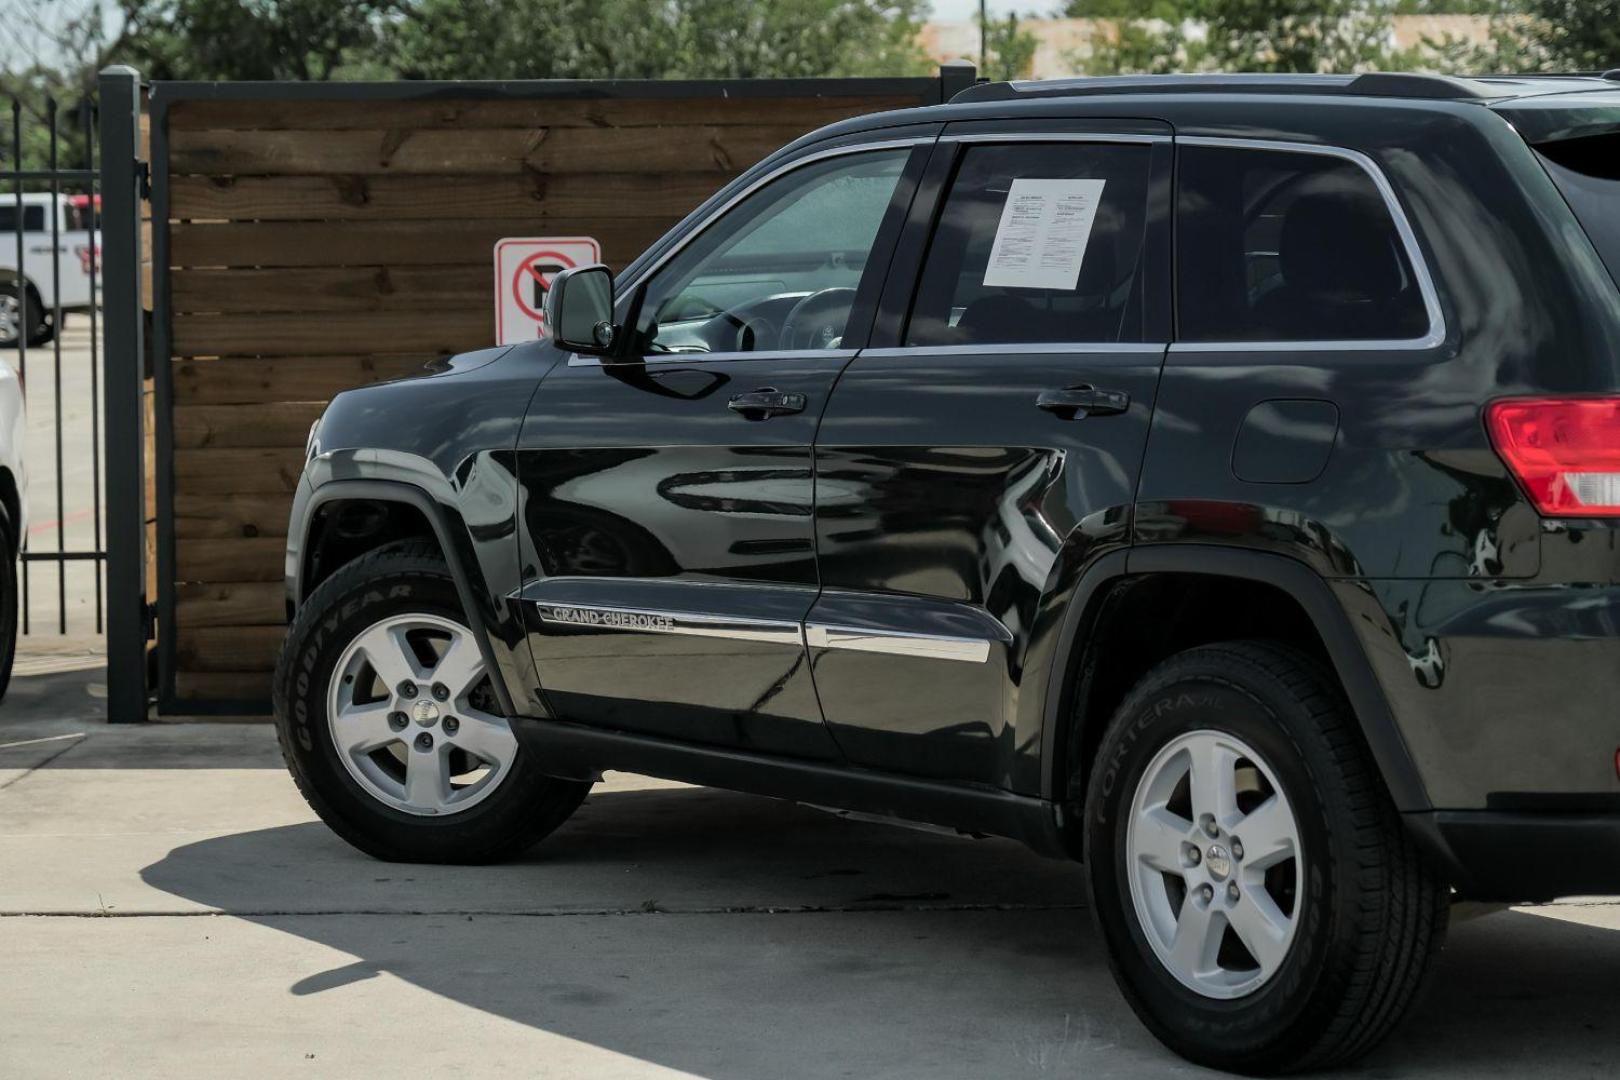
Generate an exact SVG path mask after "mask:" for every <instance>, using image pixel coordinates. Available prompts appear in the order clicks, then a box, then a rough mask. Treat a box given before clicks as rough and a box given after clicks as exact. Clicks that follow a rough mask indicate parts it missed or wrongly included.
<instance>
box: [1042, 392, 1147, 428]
mask: <svg viewBox="0 0 1620 1080" xmlns="http://www.w3.org/2000/svg"><path fill="white" fill-rule="evenodd" d="M1035 407H1036V408H1037V409H1044V410H1045V411H1046V412H1049V413H1052V414H1053V415H1055V416H1060V417H1062V418H1063V419H1065V420H1083V419H1085V418H1086V417H1088V416H1113V415H1114V414H1116V413H1122V412H1124V411H1125V410H1126V409H1129V408H1130V407H1131V395H1129V394H1127V393H1126V392H1125V391H1123V390H1099V389H1097V388H1096V387H1095V386H1066V387H1064V388H1063V389H1062V390H1043V391H1042V392H1041V396H1040V397H1038V398H1036V399H1035Z"/></svg>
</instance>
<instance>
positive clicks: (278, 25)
mask: <svg viewBox="0 0 1620 1080" xmlns="http://www.w3.org/2000/svg"><path fill="white" fill-rule="evenodd" d="M121 2H122V11H123V16H124V28H123V33H122V35H121V37H122V41H121V44H120V45H119V47H118V48H116V49H114V50H112V51H113V52H114V53H115V55H116V58H117V59H118V60H119V61H121V62H123V63H127V64H131V65H133V66H135V67H137V68H139V69H140V70H141V72H142V73H143V74H145V75H147V76H148V77H150V78H154V79H293V80H312V79H313V80H324V79H333V78H341V77H350V78H354V77H362V78H363V77H368V76H377V75H386V74H387V72H386V70H385V69H384V68H382V67H381V66H379V65H378V64H377V63H376V60H375V57H376V53H377V51H378V49H379V46H380V43H381V32H382V27H383V25H384V23H385V20H386V19H387V18H388V17H389V16H391V15H393V14H394V13H395V12H396V11H397V10H398V4H399V2H400V0H121Z"/></svg>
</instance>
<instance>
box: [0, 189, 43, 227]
mask: <svg viewBox="0 0 1620 1080" xmlns="http://www.w3.org/2000/svg"><path fill="white" fill-rule="evenodd" d="M4 198H5V196H4V195H0V199H4ZM16 231H17V204H16V203H12V204H11V205H9V206H7V205H6V204H4V203H0V233H8V232H9V233H14V232H16ZM44 231H45V208H44V207H43V206H24V207H23V232H44Z"/></svg>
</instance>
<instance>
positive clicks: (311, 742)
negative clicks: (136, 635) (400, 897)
mask: <svg viewBox="0 0 1620 1080" xmlns="http://www.w3.org/2000/svg"><path fill="white" fill-rule="evenodd" d="M492 678H493V675H492V673H491V672H490V671H489V670H488V668H487V667H486V665H485V662H484V659H483V656H482V653H481V651H480V650H479V647H478V642H477V639H476V638H475V637H474V636H473V632H472V630H471V629H470V627H469V626H468V624H467V620H466V616H465V615H464V614H463V613H462V610H461V604H460V599H459V596H458V594H457V592H456V589H455V585H454V583H453V582H452V580H451V578H450V574H449V571H448V570H447V569H446V567H445V565H444V563H443V561H442V560H441V559H440V558H439V556H438V553H437V552H436V551H434V550H433V549H432V548H431V547H428V546H424V545H420V544H410V545H401V546H398V547H394V548H387V549H383V550H381V551H378V552H374V553H372V554H370V555H366V556H363V557H362V558H360V559H357V560H356V561H354V562H352V563H350V564H349V565H348V566H345V567H343V568H342V569H341V570H339V571H338V572H337V573H336V574H334V575H333V576H332V577H331V578H329V579H328V580H327V581H325V582H324V583H322V585H321V586H320V587H319V588H318V589H316V590H315V592H314V594H313V595H312V596H311V597H310V598H309V600H308V601H307V602H306V603H305V604H304V606H303V607H302V608H301V609H300V610H299V613H298V617H297V618H296V619H295V620H294V621H293V625H292V627H291V628H290V629H289V631H288V635H287V642H286V645H285V646H284V647H283V651H282V656H281V660H280V662H279V664H278V666H277V671H276V681H275V713H276V730H277V734H278V736H279V738H280V741H281V749H282V755H283V756H284V757H285V759H286V761H287V766H288V768H289V769H290V770H291V772H292V774H293V778H294V779H295V780H296V781H297V783H298V786H299V789H300V790H301V791H302V792H303V793H304V797H305V798H306V799H307V800H308V801H309V804H310V806H311V807H313V808H314V810H315V812H316V813H317V814H319V815H320V817H321V819H322V820H323V821H325V822H326V823H327V824H328V825H330V826H331V827H332V829H333V830H334V831H335V832H337V833H338V835H340V836H342V837H343V838H344V839H345V840H347V841H349V842H350V843H351V844H353V845H354V846H355V847H358V848H360V849H361V850H362V851H365V852H368V853H369V854H372V855H375V856H377V857H378V858H383V859H393V860H400V861H408V862H449V863H463V862H464V863H476V862H491V861H495V860H498V859H502V858H505V857H508V856H511V855H515V854H517V853H519V852H521V851H523V850H524V849H525V848H527V847H529V846H530V845H531V844H533V843H535V842H536V841H538V840H539V839H540V838H541V837H543V836H545V835H546V834H547V833H549V832H551V831H552V830H553V829H555V828H556V827H557V826H558V825H560V824H562V823H563V822H564V821H565V820H567V818H568V816H569V815H570V814H572V813H573V812H574V810H575V808H576V807H578V806H579V803H580V801H581V800H582V799H583V798H584V797H585V793H586V791H588V790H589V788H590V785H589V784H584V783H575V782H568V781H562V780H556V779H552V778H550V777H547V776H544V775H542V774H540V772H539V771H538V770H537V768H536V767H535V764H534V762H533V761H532V760H531V759H530V757H529V756H528V755H526V754H525V753H524V752H523V750H522V749H521V747H519V746H518V743H517V739H516V737H515V736H514V735H513V733H512V729H511V727H510V725H509V724H508V722H507V720H506V718H505V717H503V716H502V715H501V714H500V706H499V704H498V702H497V699H496V697H495V692H494V685H493V682H492Z"/></svg>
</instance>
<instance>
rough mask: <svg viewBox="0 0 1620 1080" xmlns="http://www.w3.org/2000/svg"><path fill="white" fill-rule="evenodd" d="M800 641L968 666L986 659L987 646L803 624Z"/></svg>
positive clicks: (898, 632)
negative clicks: (802, 633) (960, 662)
mask: <svg viewBox="0 0 1620 1080" xmlns="http://www.w3.org/2000/svg"><path fill="white" fill-rule="evenodd" d="M804 640H805V644H807V645H809V646H810V647H812V648H816V649H845V650H848V651H850V652H870V653H883V654H885V655H888V656H913V657H920V658H922V659H925V660H959V661H963V662H965V663H970V664H982V663H984V662H985V661H987V660H989V659H990V642H989V641H988V640H986V639H984V638H965V637H950V636H947V635H943V634H912V633H907V632H905V631H901V630H875V629H872V628H871V627H859V626H831V625H827V624H823V623H806V624H805V627H804Z"/></svg>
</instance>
